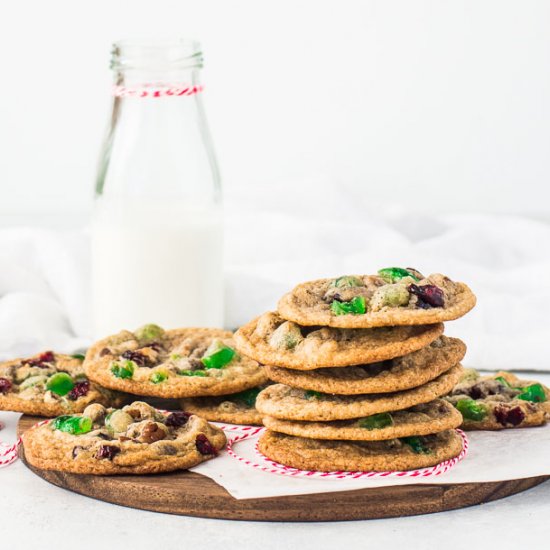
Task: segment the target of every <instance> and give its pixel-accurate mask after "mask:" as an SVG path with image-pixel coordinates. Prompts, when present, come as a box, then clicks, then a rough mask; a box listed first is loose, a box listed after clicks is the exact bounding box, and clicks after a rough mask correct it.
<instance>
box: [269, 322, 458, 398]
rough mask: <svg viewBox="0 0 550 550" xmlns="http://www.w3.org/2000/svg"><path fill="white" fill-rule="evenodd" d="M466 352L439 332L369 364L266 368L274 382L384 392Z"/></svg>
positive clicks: (425, 377) (427, 375)
mask: <svg viewBox="0 0 550 550" xmlns="http://www.w3.org/2000/svg"><path fill="white" fill-rule="evenodd" d="M365 330H369V329H365ZM370 330H374V329H370ZM465 353H466V346H465V345H464V343H463V342H462V341H461V340H459V339H458V338H447V337H446V336H440V337H439V338H438V339H437V340H434V341H433V342H432V343H431V344H429V345H428V346H426V347H425V348H422V349H420V350H418V351H413V352H412V353H409V354H407V355H404V356H403V357H396V358H394V359H389V360H387V361H384V362H377V363H371V364H369V365H359V366H351V367H344V368H342V367H338V368H325V369H317V370H314V371H299V370H292V369H285V368H282V367H272V366H270V365H268V366H266V367H265V369H266V374H267V376H268V377H269V378H270V379H271V380H273V381H274V382H280V383H281V384H286V385H287V386H292V387H294V388H300V389H303V390H315V391H318V392H322V393H336V394H339V395H358V394H363V393H386V392H395V391H401V390H406V389H409V388H414V387H417V386H421V385H423V384H426V383H427V382H429V381H430V380H433V379H434V378H437V377H438V376H439V375H440V374H442V373H444V372H445V371H447V370H449V369H450V368H451V367H454V366H455V365H456V364H457V363H459V362H460V361H461V360H462V358H463V357H464V354H465Z"/></svg>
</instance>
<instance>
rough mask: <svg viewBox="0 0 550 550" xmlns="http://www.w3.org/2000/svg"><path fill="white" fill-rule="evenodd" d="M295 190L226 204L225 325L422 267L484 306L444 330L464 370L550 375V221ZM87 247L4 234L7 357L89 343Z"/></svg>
mask: <svg viewBox="0 0 550 550" xmlns="http://www.w3.org/2000/svg"><path fill="white" fill-rule="evenodd" d="M291 192H292V190H291V189H289V188H286V189H285V190H284V192H281V194H280V195H276V196H275V197H271V196H270V198H269V204H267V201H266V200H264V199H261V198H259V197H261V195H258V196H257V197H250V196H249V195H244V196H243V197H239V198H238V200H233V201H228V202H227V203H226V233H225V241H226V247H225V248H226V326H227V327H230V328H235V327H237V326H239V325H241V324H243V323H245V322H247V321H248V320H250V319H251V318H252V317H254V316H256V315H258V314H260V313H262V312H263V311H266V310H268V309H273V308H274V307H275V305H276V303H277V300H278V298H279V297H280V296H281V295H282V294H283V293H284V292H285V291H287V290H289V289H290V288H292V287H293V286H294V285H295V284H297V283H298V282H301V281H305V280H308V279H313V278H321V277H331V276H338V275H342V274H351V273H370V272H374V271H376V270H377V269H378V268H380V267H388V266H413V267H415V268H417V269H419V270H420V271H422V272H423V273H425V274H429V273H432V272H441V273H445V274H447V275H449V276H450V277H451V278H453V279H455V280H460V281H465V282H467V283H468V284H469V285H470V286H471V288H472V289H473V290H474V292H475V293H476V295H477V297H478V304H477V306H476V308H475V309H474V310H473V311H472V312H471V313H469V314H468V315H467V316H465V317H464V318H462V319H460V320H458V321H455V322H451V323H448V324H447V328H446V333H447V334H449V335H454V336H459V337H460V338H462V339H463V340H464V341H465V342H466V343H467V345H468V354H467V356H466V359H465V361H464V364H465V365H466V366H475V367H479V368H484V369H516V370H522V369H524V370H530V369H533V370H534V369H537V370H550V361H548V359H547V356H546V353H545V352H546V345H547V343H548V342H549V341H550V320H549V317H550V315H549V313H550V255H549V254H548V253H547V252H548V246H549V244H548V243H550V224H546V223H543V222H537V221H533V220H531V219H527V218H520V217H513V216H504V215H473V214H454V215H441V216H427V215H414V214H410V213H407V212H406V211H404V210H403V211H400V210H399V209H394V210H393V212H390V213H387V212H386V213H385V214H384V215H382V214H373V213H372V211H371V212H369V211H368V210H367V209H366V208H362V207H361V205H360V204H355V205H354V204H353V202H354V201H348V202H347V203H345V204H344V203H342V201H341V200H339V198H338V195H337V193H336V191H334V192H333V194H332V195H331V193H330V192H329V193H319V194H316V195H313V198H310V197H302V200H298V201H297V204H300V205H301V206H300V208H298V206H296V207H295V209H293V208H292V207H290V208H289V207H288V205H287V206H286V207H284V208H283V206H284V205H283V202H284V201H285V200H286V199H285V197H288V194H289V193H291ZM296 193H298V192H297V191H296ZM278 201H280V203H279V202H278ZM304 201H307V202H304ZM304 205H306V206H307V207H304ZM282 212H284V213H282ZM88 240H89V239H88V232H87V231H86V230H82V231H79V232H75V231H72V232H62V231H58V230H57V231H54V230H49V229H41V228H30V227H29V228H6V229H0V262H1V263H0V265H1V269H0V359H5V358H9V357H12V356H18V355H21V354H28V353H34V352H38V351H40V350H44V349H55V350H58V351H64V352H72V351H75V350H77V349H81V348H85V347H86V346H88V345H89V344H90V342H91V341H92V338H91V331H90V326H91V322H90V311H91V291H90V280H89V265H90V262H89V242H88ZM122 328H134V327H121V329H122Z"/></svg>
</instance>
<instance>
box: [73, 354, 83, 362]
mask: <svg viewBox="0 0 550 550" xmlns="http://www.w3.org/2000/svg"><path fill="white" fill-rule="evenodd" d="M71 357H72V358H73V359H80V361H84V359H86V357H85V356H84V355H82V353H75V354H73V355H71Z"/></svg>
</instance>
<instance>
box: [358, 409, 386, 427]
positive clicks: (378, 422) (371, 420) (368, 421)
mask: <svg viewBox="0 0 550 550" xmlns="http://www.w3.org/2000/svg"><path fill="white" fill-rule="evenodd" d="M358 423H359V427H360V428H366V429H367V430H379V429H381V428H387V427H388V426H393V417H392V415H391V414H390V413H379V414H373V415H371V416H367V417H365V418H361V419H360V420H359V422H358Z"/></svg>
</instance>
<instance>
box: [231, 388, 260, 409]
mask: <svg viewBox="0 0 550 550" xmlns="http://www.w3.org/2000/svg"><path fill="white" fill-rule="evenodd" d="M261 391H262V389H261V388H250V389H249V390H244V391H241V392H239V393H234V394H233V395H230V396H229V397H230V398H231V399H232V400H233V399H234V400H236V401H242V402H243V403H244V404H245V405H246V406H247V407H254V406H255V405H256V397H258V394H259V393H260V392H261Z"/></svg>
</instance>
